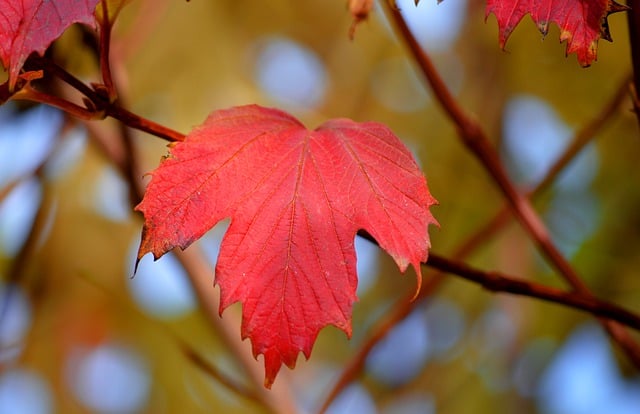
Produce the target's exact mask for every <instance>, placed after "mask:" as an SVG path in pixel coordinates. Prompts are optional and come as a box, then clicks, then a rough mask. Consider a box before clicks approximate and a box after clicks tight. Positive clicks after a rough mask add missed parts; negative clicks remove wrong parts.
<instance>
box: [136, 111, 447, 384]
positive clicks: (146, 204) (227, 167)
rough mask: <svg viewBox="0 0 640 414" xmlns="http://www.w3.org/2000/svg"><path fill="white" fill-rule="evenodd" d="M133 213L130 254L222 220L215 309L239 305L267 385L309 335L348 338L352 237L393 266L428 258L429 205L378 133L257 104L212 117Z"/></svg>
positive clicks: (408, 165) (401, 156) (410, 171)
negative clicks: (138, 220)
mask: <svg viewBox="0 0 640 414" xmlns="http://www.w3.org/2000/svg"><path fill="white" fill-rule="evenodd" d="M151 175H152V179H151V182H150V184H149V187H148V188H147V192H146V195H145V197H144V200H143V201H142V202H141V203H140V205H138V206H137V207H136V208H137V209H138V210H140V211H142V212H143V213H144V216H145V225H144V230H143V237H142V242H141V245H140V250H139V252H138V258H141V257H142V256H143V255H144V254H145V253H148V252H152V253H153V254H154V256H155V257H156V258H158V257H160V256H161V255H162V254H164V253H165V252H167V251H169V250H170V249H172V248H173V247H175V246H179V247H181V248H183V249H184V248H186V247H187V246H188V245H189V244H190V243H192V242H193V241H195V240H196V239H198V238H199V237H201V236H202V235H203V234H204V233H205V232H206V231H208V230H209V229H210V228H211V227H212V226H214V225H215V224H216V223H218V221H220V220H222V219H223V218H226V217H231V224H230V226H229V229H228V230H227V233H226V235H225V237H224V239H223V241H222V245H221V249H220V255H219V257H218V263H217V266H216V283H217V284H218V285H219V286H220V290H221V303H220V312H222V311H223V310H224V309H225V308H227V307H228V306H229V305H231V304H232V303H234V302H237V301H241V302H242V304H243V317H242V337H243V338H247V337H248V338H250V339H251V342H252V345H253V353H254V356H256V357H257V355H258V354H263V355H264V360H265V369H266V378H265V385H266V386H270V385H271V383H272V382H273V380H274V379H275V376H276V374H277V373H278V371H279V370H280V367H281V365H282V364H283V363H284V364H286V365H287V366H289V367H290V368H293V367H294V366H295V363H296V359H297V356H298V353H299V352H300V351H302V352H303V353H304V355H305V356H306V357H307V358H309V356H310V353H311V347H312V345H313V343H314V341H315V339H316V336H317V335H318V332H319V331H320V329H322V328H323V327H324V326H326V325H328V324H331V325H334V326H336V327H338V328H340V329H342V330H343V331H344V332H345V333H346V334H347V335H348V336H350V335H351V309H352V305H353V303H354V302H355V301H356V284H357V278H356V255H355V251H354V237H355V234H356V232H357V231H358V230H359V229H364V230H366V231H367V232H368V233H369V234H371V235H372V236H373V237H374V238H375V239H376V240H377V241H378V243H379V244H380V246H381V247H382V248H383V249H384V250H386V251H387V252H388V253H389V254H390V255H391V256H392V257H393V258H394V259H395V261H396V263H397V264H398V266H399V267H400V269H401V270H402V271H404V270H405V269H406V268H407V266H408V265H409V264H411V265H413V267H414V268H415V270H416V272H417V273H418V277H420V262H423V261H425V260H426V259H427V249H428V247H429V236H428V233H427V227H428V225H429V224H432V223H435V219H434V218H433V217H432V215H431V213H430V212H429V207H430V206H431V205H432V204H434V203H435V200H434V199H433V198H432V197H431V195H430V194H429V191H428V189H427V184H426V181H425V178H424V177H423V175H422V173H421V172H420V170H419V168H418V166H417V165H416V163H415V161H414V160H413V158H412V156H411V154H410V152H409V151H408V150H407V149H406V148H405V147H404V146H403V145H402V143H401V142H400V141H399V140H398V138H397V137H396V136H395V135H393V133H392V132H391V131H390V130H389V129H388V128H387V127H385V126H383V125H381V124H378V123H373V122H367V123H361V124H359V123H355V122H353V121H351V120H347V119H336V120H331V121H328V122H326V123H325V124H323V125H322V126H320V127H319V128H318V129H316V130H315V131H309V130H307V129H306V128H305V127H304V126H303V125H302V124H301V123H300V122H299V121H298V120H296V119H295V118H293V117H291V116H290V115H288V114H286V113H284V112H281V111H278V110H275V109H266V108H262V107H259V106H255V105H252V106H243V107H236V108H232V109H229V110H223V111H217V112H214V113H212V114H211V115H210V116H209V118H208V119H207V120H206V122H205V123H204V124H203V125H202V126H200V127H198V128H196V129H195V130H194V131H192V133H191V134H190V135H189V136H188V137H187V138H186V140H185V141H184V142H182V143H178V144H176V145H175V146H173V147H172V148H171V152H170V155H169V156H168V157H167V158H166V159H164V160H163V161H162V163H161V164H160V167H158V169H156V170H155V171H154V172H153V173H152V174H151Z"/></svg>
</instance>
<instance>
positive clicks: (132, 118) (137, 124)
mask: <svg viewBox="0 0 640 414" xmlns="http://www.w3.org/2000/svg"><path fill="white" fill-rule="evenodd" d="M28 63H29V66H30V67H33V68H37V69H42V70H44V72H45V74H51V75H53V76H55V77H57V78H59V79H60V80H62V81H64V82H65V83H66V84H68V85H69V86H71V87H72V88H74V89H75V90H77V91H78V92H80V93H81V94H82V95H84V97H85V98H86V99H87V100H88V101H89V102H90V106H92V107H93V108H91V109H88V108H82V107H80V106H78V105H76V104H74V103H71V102H69V101H64V100H63V99H60V98H57V97H51V96H50V95H47V94H44V93H41V92H40V93H39V95H38V96H37V98H38V99H40V100H39V101H38V102H42V103H45V104H48V105H52V106H55V107H57V108H60V109H62V110H64V111H67V108H69V110H68V111H67V112H69V113H70V114H71V115H74V116H77V117H78V118H80V119H85V120H88V119H101V118H104V116H110V117H112V118H115V119H117V120H119V121H120V122H122V123H123V124H125V125H126V126H128V127H130V128H133V129H137V130H140V131H143V132H146V133H148V134H151V135H154V136H156V137H158V138H162V139H164V140H167V141H171V142H174V141H184V138H185V135H184V134H182V133H180V132H177V131H174V130H173V129H171V128H167V127H166V126H164V125H160V124H158V123H156V122H153V121H151V120H149V119H146V118H143V117H141V116H140V115H137V114H134V113H132V112H130V111H128V110H126V109H125V108H123V107H121V106H120V104H119V102H118V101H117V100H116V101H115V102H110V101H109V96H108V90H107V87H105V86H104V85H96V87H97V88H98V90H94V89H92V88H91V87H89V86H88V85H86V84H85V83H84V82H82V81H81V80H79V79H78V78H76V77H75V76H73V75H72V74H70V73H69V72H67V71H66V70H65V69H63V68H61V67H60V66H58V65H57V64H55V63H54V62H52V61H51V60H49V59H47V58H41V57H36V56H33V57H31V58H29V61H28ZM113 88H114V90H115V86H113ZM31 90H32V91H35V90H34V89H31ZM103 91H107V94H104V93H103ZM36 92H37V91H36ZM13 98H14V99H29V97H28V96H27V97H24V96H20V95H19V94H16V95H14V96H13Z"/></svg>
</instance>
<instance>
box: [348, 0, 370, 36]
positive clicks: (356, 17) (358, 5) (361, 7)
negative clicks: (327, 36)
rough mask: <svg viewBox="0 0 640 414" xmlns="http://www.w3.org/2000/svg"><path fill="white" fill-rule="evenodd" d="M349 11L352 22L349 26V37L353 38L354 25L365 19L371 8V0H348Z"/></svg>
mask: <svg viewBox="0 0 640 414" xmlns="http://www.w3.org/2000/svg"><path fill="white" fill-rule="evenodd" d="M348 6H349V13H351V16H352V17H353V23H351V27H350V28H349V38H350V39H353V37H354V36H355V34H356V27H357V26H358V24H360V23H361V22H363V21H364V20H367V18H368V17H369V13H371V9H372V8H373V0H349V1H348Z"/></svg>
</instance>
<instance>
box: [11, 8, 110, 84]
mask: <svg viewBox="0 0 640 414" xmlns="http://www.w3.org/2000/svg"><path fill="white" fill-rule="evenodd" d="M99 1H100V0H55V1H53V0H0V59H1V60H2V64H3V65H4V67H5V68H6V69H7V70H8V71H9V86H10V87H11V88H13V85H15V82H16V80H17V79H18V74H19V73H20V69H22V66H23V65H24V62H25V61H26V60H27V57H29V55H30V54H31V53H33V52H38V53H40V54H43V53H44V51H45V50H46V49H47V47H49V45H50V44H51V42H53V41H54V40H55V39H57V38H58V37H59V36H60V35H61V34H62V32H64V31H65V29H67V28H68V27H69V26H71V25H72V24H73V23H85V24H88V25H93V24H94V22H95V21H94V17H93V11H94V10H95V8H96V4H98V2H99Z"/></svg>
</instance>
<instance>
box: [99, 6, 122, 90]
mask: <svg viewBox="0 0 640 414" xmlns="http://www.w3.org/2000/svg"><path fill="white" fill-rule="evenodd" d="M108 3H109V2H108V1H107V0H101V1H100V5H101V6H102V21H101V22H100V72H101V73H102V82H103V83H104V86H105V88H106V90H107V94H108V97H109V102H110V103H113V102H115V101H116V100H117V99H118V91H117V90H116V87H115V84H114V83H113V76H112V75H111V65H110V60H109V55H110V50H111V29H112V28H113V24H112V22H111V21H110V20H109V8H108V6H107V5H108Z"/></svg>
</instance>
